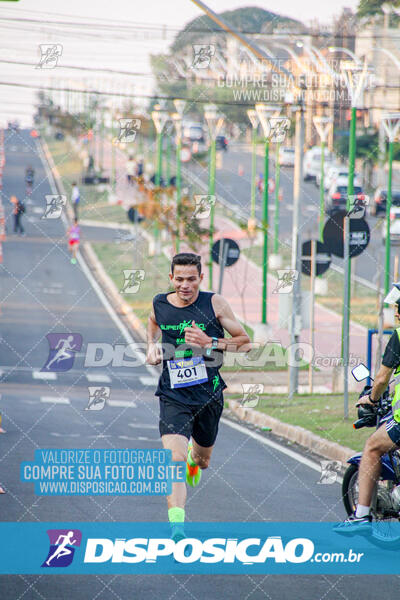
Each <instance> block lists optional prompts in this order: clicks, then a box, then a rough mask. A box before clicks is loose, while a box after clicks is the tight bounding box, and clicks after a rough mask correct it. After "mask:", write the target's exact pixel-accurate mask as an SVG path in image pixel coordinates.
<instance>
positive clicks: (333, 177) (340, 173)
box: [324, 165, 362, 192]
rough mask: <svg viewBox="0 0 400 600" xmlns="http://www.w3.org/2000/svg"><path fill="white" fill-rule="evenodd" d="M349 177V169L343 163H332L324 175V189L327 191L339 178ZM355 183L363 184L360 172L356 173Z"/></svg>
mask: <svg viewBox="0 0 400 600" xmlns="http://www.w3.org/2000/svg"><path fill="white" fill-rule="evenodd" d="M348 178H349V170H348V168H347V167H346V166H343V165H339V166H338V165H333V166H332V165H331V166H329V169H328V170H327V172H326V174H325V177H324V190H325V191H326V192H327V191H328V190H329V188H330V187H331V185H332V184H333V183H335V182H336V181H337V180H338V179H340V180H343V179H347V180H348ZM354 185H359V186H361V185H362V180H361V177H360V175H359V174H358V173H354Z"/></svg>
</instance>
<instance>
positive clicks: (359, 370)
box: [351, 363, 369, 381]
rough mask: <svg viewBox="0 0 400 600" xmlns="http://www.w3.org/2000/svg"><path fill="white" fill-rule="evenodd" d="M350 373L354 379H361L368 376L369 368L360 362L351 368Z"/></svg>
mask: <svg viewBox="0 0 400 600" xmlns="http://www.w3.org/2000/svg"><path fill="white" fill-rule="evenodd" d="M351 374H352V375H353V377H354V379H355V380H356V381H363V380H364V379H367V377H369V369H368V368H367V367H366V366H365V365H364V364H363V363H361V364H360V365H357V366H356V367H354V369H352V371H351Z"/></svg>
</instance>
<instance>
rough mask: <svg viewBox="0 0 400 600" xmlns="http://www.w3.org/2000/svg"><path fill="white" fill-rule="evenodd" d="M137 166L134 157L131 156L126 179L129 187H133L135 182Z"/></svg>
mask: <svg viewBox="0 0 400 600" xmlns="http://www.w3.org/2000/svg"><path fill="white" fill-rule="evenodd" d="M136 171H137V164H136V161H135V159H134V158H133V156H130V157H129V158H128V160H127V161H126V178H127V180H128V185H133V184H134V182H135V177H136Z"/></svg>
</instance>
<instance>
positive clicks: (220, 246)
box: [211, 238, 240, 294]
mask: <svg viewBox="0 0 400 600" xmlns="http://www.w3.org/2000/svg"><path fill="white" fill-rule="evenodd" d="M239 256H240V248H239V246H238V244H237V243H236V242H235V240H231V239H230V238H221V239H220V240H217V241H216V242H215V243H214V244H213V247H212V250H211V258H212V260H213V261H214V262H215V263H217V265H219V283H218V293H219V294H221V293H222V286H223V282H224V270H225V267H231V266H232V265H234V264H235V262H236V261H237V260H239Z"/></svg>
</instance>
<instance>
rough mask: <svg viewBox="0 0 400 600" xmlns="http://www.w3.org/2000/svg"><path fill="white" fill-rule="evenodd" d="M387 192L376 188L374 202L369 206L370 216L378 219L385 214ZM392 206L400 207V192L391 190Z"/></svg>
mask: <svg viewBox="0 0 400 600" xmlns="http://www.w3.org/2000/svg"><path fill="white" fill-rule="evenodd" d="M386 199H387V190H385V189H382V188H378V189H377V190H376V192H375V196H374V202H373V204H372V206H371V215H374V216H375V217H379V216H380V215H382V216H384V215H385V214H386ZM392 205H393V206H400V190H394V189H392Z"/></svg>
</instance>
